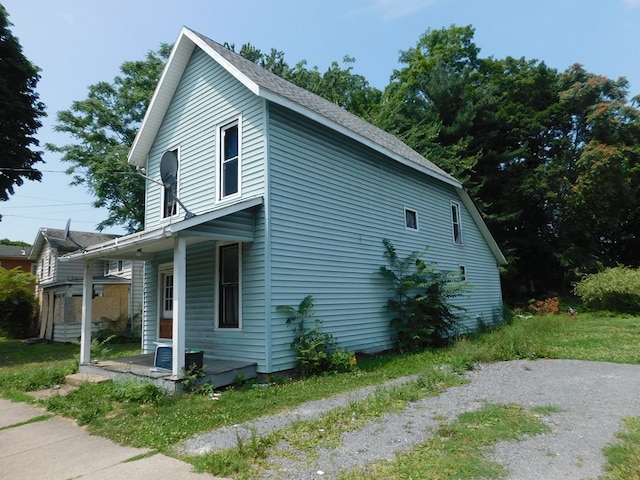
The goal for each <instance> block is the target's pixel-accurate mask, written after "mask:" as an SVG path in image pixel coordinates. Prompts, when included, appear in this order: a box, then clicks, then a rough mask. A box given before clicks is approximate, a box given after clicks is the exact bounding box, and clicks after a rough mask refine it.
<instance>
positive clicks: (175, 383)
mask: <svg viewBox="0 0 640 480" xmlns="http://www.w3.org/2000/svg"><path fill="white" fill-rule="evenodd" d="M256 368H257V364H256V363H255V362H239V361H235V360H219V359H215V358H212V357H207V356H205V357H204V365H203V370H204V374H205V375H204V377H202V378H201V379H200V381H202V382H203V383H207V382H208V383H211V384H212V385H213V386H214V387H216V388H218V387H224V386H227V385H231V384H233V383H235V382H237V381H238V380H240V379H242V380H249V379H252V378H256V376H257V372H256ZM79 372H80V373H86V374H90V375H100V376H104V377H109V378H112V379H114V380H132V379H133V380H140V381H145V382H148V383H153V384H155V385H157V386H159V387H160V388H162V389H164V390H167V391H169V392H179V391H181V388H182V387H181V382H182V376H175V375H174V374H173V372H171V371H168V370H165V369H159V368H157V367H156V366H155V353H147V354H141V355H131V356H128V357H119V358H114V359H109V360H99V361H93V362H89V363H86V364H81V365H80V367H79Z"/></svg>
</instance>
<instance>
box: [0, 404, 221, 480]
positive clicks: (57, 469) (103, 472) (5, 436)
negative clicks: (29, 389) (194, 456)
mask: <svg viewBox="0 0 640 480" xmlns="http://www.w3.org/2000/svg"><path fill="white" fill-rule="evenodd" d="M42 415H46V412H45V411H44V410H40V409H38V408H35V407H33V406H31V405H28V404H26V403H14V402H10V401H8V400H4V399H0V472H2V474H1V475H0V476H1V477H2V479H3V480H40V479H43V480H45V479H46V480H58V479H59V480H66V479H69V478H74V479H75V478H81V479H95V480H98V479H99V480H111V479H113V480H116V479H117V480H120V479H123V478H126V479H127V480H137V479H149V478H179V479H185V480H214V479H218V480H220V479H219V477H214V476H212V475H208V474H201V473H195V472H194V471H193V467H192V466H191V465H190V464H188V463H185V462H181V461H179V460H176V459H175V458H172V457H167V456H165V455H162V454H159V453H157V454H154V455H151V456H148V457H143V456H144V455H145V454H147V453H149V452H150V451H149V450H148V449H143V448H131V447H122V446H120V445H116V444H115V443H113V442H111V441H110V440H107V439H105V438H102V437H97V436H93V435H89V434H88V433H87V432H86V430H85V429H83V428H80V427H78V426H76V425H75V423H73V422H72V421H70V420H67V419H64V418H59V417H52V418H49V419H46V420H41V421H34V422H32V423H24V422H27V421H29V420H31V419H34V418H36V417H39V416H42ZM139 457H142V458H139Z"/></svg>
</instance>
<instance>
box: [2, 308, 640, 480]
mask: <svg viewBox="0 0 640 480" xmlns="http://www.w3.org/2000/svg"><path fill="white" fill-rule="evenodd" d="M639 343H640V317H633V316H623V315H617V316H614V315H610V314H598V313H587V314H580V315H578V316H574V317H569V316H565V315H555V316H553V315H546V316H533V317H531V318H527V319H515V320H514V322H513V323H512V324H511V325H506V326H504V327H502V328H500V329H498V330H496V331H493V332H489V333H484V334H482V335H474V336H470V337H466V338H462V339H459V340H458V341H456V342H455V343H454V344H452V345H451V346H449V347H447V348H445V349H441V350H430V351H425V352H422V353H417V354H405V355H390V354H389V355H381V356H376V357H372V358H365V359H362V360H360V361H359V362H358V368H357V370H356V371H355V372H352V373H344V374H332V375H327V376H316V377H310V378H305V379H301V380H298V381H295V382H290V381H286V380H283V381H282V382H279V383H276V384H274V385H272V386H270V387H269V388H253V387H252V385H251V384H248V385H247V386H246V388H235V389H228V390H225V391H224V392H222V395H221V397H220V400H219V401H215V402H214V401H211V400H210V399H209V398H208V397H207V396H204V395H165V394H162V393H159V392H157V391H156V390H154V389H153V388H149V387H148V386H144V385H142V386H141V385H140V384H134V383H132V382H127V383H122V382H116V383H106V384H101V385H86V386H83V387H82V388H80V389H79V390H77V391H76V392H74V393H73V394H71V395H69V396H68V397H59V398H57V399H56V398H55V397H54V398H53V399H51V400H49V402H48V407H49V409H50V410H52V411H54V412H56V413H58V414H61V415H65V416H69V417H71V418H75V419H76V420H78V422H79V423H82V424H86V425H87V428H88V429H89V431H90V432H92V433H95V434H99V435H103V436H106V437H108V438H111V439H112V440H114V441H116V442H118V443H121V444H125V445H132V446H139V447H150V448H153V449H156V450H158V451H161V452H165V453H171V451H170V447H171V446H172V445H174V444H175V443H177V442H179V441H180V440H183V439H186V438H188V437H190V436H193V435H194V434H197V433H201V432H205V431H208V430H211V429H214V428H216V427H220V426H224V425H233V424H237V423H242V422H245V421H247V420H251V419H253V418H257V417H259V416H262V415H267V414H273V413H278V412H281V411H285V410H287V409H290V408H292V407H294V406H297V405H299V404H301V403H303V402H306V401H309V400H316V399H321V398H325V397H329V396H331V395H335V394H337V393H342V392H346V391H349V390H353V389H356V388H359V387H364V386H369V385H379V384H381V383H383V382H385V381H387V380H390V379H393V378H397V377H401V376H405V375H410V374H418V375H422V376H423V377H424V376H427V377H429V376H430V375H433V372H434V371H436V370H437V369H436V368H435V367H437V366H440V365H443V364H447V365H450V366H451V367H452V368H453V371H454V372H456V371H463V370H466V369H468V368H470V367H472V366H473V365H475V364H477V363H484V362H493V361H500V360H511V359H535V358H562V359H580V360H597V361H610V362H617V363H632V364H638V363H640V349H638V344H639ZM78 348H79V347H77V346H75V345H30V346H25V345H22V344H20V342H13V341H8V340H6V339H0V394H2V395H3V396H5V397H8V398H22V397H21V396H20V395H21V392H25V391H28V390H35V389H38V388H45V387H46V386H50V384H55V383H58V382H60V381H61V378H63V377H64V374H66V373H64V372H69V373H70V372H71V371H73V370H74V369H75V368H77V357H78ZM112 348H113V349H114V351H113V354H116V353H122V354H130V353H134V352H136V351H137V349H138V348H139V347H138V346H135V347H132V346H130V345H129V346H126V345H125V346H120V345H113V346H112ZM132 348H133V350H132ZM113 354H112V355H113ZM52 382H53V383H52ZM425 383H427V384H437V385H439V388H441V387H442V386H443V385H444V386H445V387H446V386H447V385H453V384H455V381H453V380H452V379H451V378H447V379H439V380H437V381H428V382H425ZM406 388H407V389H410V388H414V387H410V386H407V387H406ZM427 394H437V392H433V391H429V389H425V390H424V391H420V392H418V393H416V391H415V390H403V391H399V392H398V393H397V395H398V398H397V399H396V398H393V399H390V400H389V402H388V405H387V406H379V405H378V406H376V408H377V409H378V410H379V413H380V414H384V413H385V412H386V411H392V409H397V408H402V402H407V401H411V398H412V395H418V396H420V395H427ZM363 408H364V407H363ZM496 411H499V412H502V410H500V409H498V410H496ZM493 413H495V412H493ZM512 414H513V415H527V413H526V412H519V411H515V410H513V409H511V410H510V409H507V410H505V411H504V413H499V415H502V416H504V415H512ZM463 420H464V419H462V420H461V421H463ZM470 421H474V420H470ZM334 423H335V422H334ZM338 423H339V422H338ZM463 423H464V422H463ZM456 428H466V427H465V425H464V424H460V425H458V426H456ZM535 428H537V427H535ZM282 435H292V433H291V432H288V433H287V432H283V433H282ZM488 438H491V437H490V435H489V437H488ZM279 440H281V438H279V437H278V436H277V435H276V436H275V437H272V438H270V439H268V442H270V443H271V442H274V443H277V442H278V441H279ZM482 441H484V440H482ZM482 441H481V440H479V444H480V443H482ZM487 441H490V440H487ZM491 441H492V440H491ZM266 447H267V445H265V444H261V443H260V442H256V444H255V445H254V451H253V454H249V453H248V452H247V449H248V448H249V446H247V445H245V446H244V451H243V452H242V455H237V453H238V452H236V453H235V458H231V457H229V458H223V459H217V460H216V462H210V463H209V464H208V465H204V466H203V465H202V464H201V465H200V466H201V467H202V468H206V469H208V470H209V471H211V472H212V473H217V474H218V475H238V476H239V477H243V476H245V475H249V474H248V473H247V472H250V467H251V465H250V463H251V462H254V463H255V462H258V463H259V462H260V457H261V455H263V454H264V450H265V449H266ZM414 453H415V454H417V455H420V453H419V452H417V451H416V452H414ZM229 455H230V456H232V454H231V453H230V454H229ZM218 460H219V461H218ZM194 462H195V461H194ZM234 462H238V464H234ZM247 462H249V465H247ZM205 463H206V462H205ZM414 468H415V469H417V470H415V471H418V470H420V469H422V468H423V465H422V464H421V463H420V462H417V463H416V466H415V467H414ZM368 473H369V474H371V473H372V472H368ZM387 473H389V472H387ZM396 474H397V475H399V477H401V478H411V477H410V475H411V472H402V473H401V472H396ZM407 475H409V476H407ZM372 478H384V476H381V477H372ZM416 478H417V477H416ZM421 478H423V477H421ZM434 478H436V477H434ZM487 478H489V477H487Z"/></svg>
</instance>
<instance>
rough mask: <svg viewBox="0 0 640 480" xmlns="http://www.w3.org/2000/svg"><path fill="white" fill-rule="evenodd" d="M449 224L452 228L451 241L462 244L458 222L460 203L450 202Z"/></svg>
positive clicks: (460, 226)
mask: <svg viewBox="0 0 640 480" xmlns="http://www.w3.org/2000/svg"><path fill="white" fill-rule="evenodd" d="M451 226H452V229H453V243H455V244H456V245H462V223H461V222H460V204H458V203H456V202H451Z"/></svg>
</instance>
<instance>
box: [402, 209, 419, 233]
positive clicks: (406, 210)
mask: <svg viewBox="0 0 640 480" xmlns="http://www.w3.org/2000/svg"><path fill="white" fill-rule="evenodd" d="M409 212H410V213H412V214H413V216H414V218H415V223H416V226H415V227H411V226H409V222H408V218H407V214H408V213H409ZM404 228H405V230H409V231H410V232H417V231H418V230H420V223H419V221H418V211H417V210H414V209H413V208H407V207H405V208H404Z"/></svg>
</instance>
